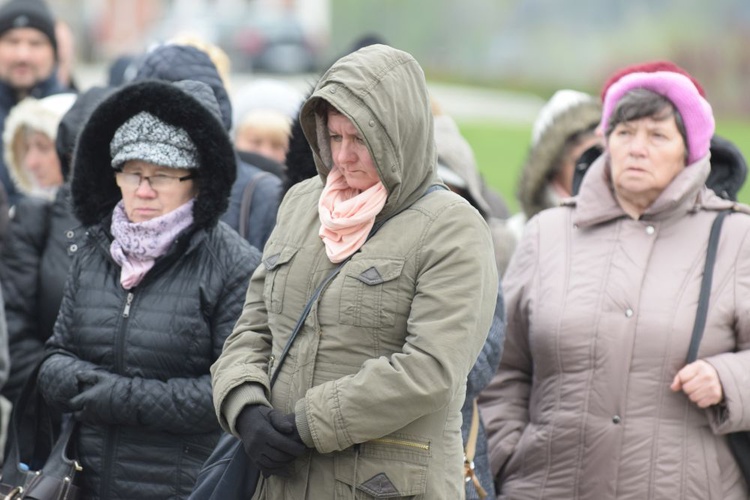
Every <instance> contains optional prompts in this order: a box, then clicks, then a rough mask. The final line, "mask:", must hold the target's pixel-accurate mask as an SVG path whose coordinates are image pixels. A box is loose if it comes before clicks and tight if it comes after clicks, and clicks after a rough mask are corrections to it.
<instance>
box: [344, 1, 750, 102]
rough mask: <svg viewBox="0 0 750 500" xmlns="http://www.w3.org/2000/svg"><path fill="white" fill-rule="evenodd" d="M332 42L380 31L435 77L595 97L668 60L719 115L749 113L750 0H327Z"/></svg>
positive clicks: (346, 44) (347, 42) (544, 94)
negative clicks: (605, 86) (620, 79)
mask: <svg viewBox="0 0 750 500" xmlns="http://www.w3.org/2000/svg"><path fill="white" fill-rule="evenodd" d="M330 10H331V16H332V20H331V45H330V46H331V47H332V48H333V50H340V51H342V52H340V53H335V54H332V55H331V57H332V58H335V57H337V56H339V55H341V53H343V52H344V51H346V48H347V47H350V46H351V44H352V43H353V42H354V40H356V39H357V38H358V37H360V36H362V35H364V34H370V33H377V34H378V35H380V36H382V37H383V38H384V39H385V40H386V41H388V43H390V44H391V45H393V46H396V47H399V48H403V49H404V50H407V51H409V52H411V53H412V54H414V56H415V57H416V58H417V59H418V60H419V61H420V63H421V64H422V66H423V67H424V68H425V71H426V72H427V73H428V75H429V76H430V77H431V78H441V79H447V80H454V81H463V82H467V83H476V84H478V85H491V86H504V87H512V88H524V89H528V90H531V91H533V92H536V93H538V94H540V95H541V96H542V97H548V96H549V95H551V94H552V92H553V91H554V90H555V89H557V88H561V87H571V88H577V89H581V90H586V91H589V92H592V93H595V94H598V92H599V88H600V86H601V84H602V82H603V81H604V80H605V79H606V78H607V77H608V75H609V74H611V73H612V72H613V71H614V70H616V69H617V68H619V67H622V66H624V65H627V64H631V63H635V62H643V61H646V60H654V59H670V60H672V61H674V62H676V63H677V64H679V65H681V66H683V67H685V68H686V69H687V70H688V71H690V72H691V73H692V74H693V75H694V76H695V77H696V78H697V79H698V80H699V81H700V82H701V83H702V84H703V85H704V87H705V88H706V90H707V92H708V97H709V100H710V101H711V103H712V104H713V105H714V108H715V110H716V112H717V113H720V114H722V115H725V116H737V117H747V116H750V99H747V98H746V97H745V94H746V86H747V85H748V82H749V81H750V50H748V49H747V48H748V47H750V0H714V1H712V2H706V1H705V0H607V1H601V0H565V1H560V0H439V1H435V0H380V1H365V2H363V1H358V0H331V9H330Z"/></svg>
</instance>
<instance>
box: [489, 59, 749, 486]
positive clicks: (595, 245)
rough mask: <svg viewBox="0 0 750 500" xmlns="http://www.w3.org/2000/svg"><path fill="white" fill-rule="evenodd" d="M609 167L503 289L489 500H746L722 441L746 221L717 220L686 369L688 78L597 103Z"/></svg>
mask: <svg viewBox="0 0 750 500" xmlns="http://www.w3.org/2000/svg"><path fill="white" fill-rule="evenodd" d="M601 130H602V131H603V133H604V140H605V152H604V154H603V155H602V156H601V157H600V158H599V159H598V160H596V162H595V163H594V164H593V165H592V167H591V169H590V171H589V172H588V173H587V174H586V177H585V178H584V180H583V183H582V185H581V189H580V192H579V195H578V196H577V197H576V198H572V199H570V200H569V201H568V202H567V203H565V204H564V206H562V207H559V208H554V209H550V210H545V211H543V212H541V213H540V214H539V215H538V216H536V217H534V218H533V219H532V220H531V221H530V222H529V223H528V225H527V228H526V231H525V233H524V236H523V238H522V240H521V242H520V243H519V247H518V248H517V250H516V252H515V254H514V256H513V258H512V260H511V262H510V265H509V268H508V271H507V273H506V274H505V276H504V280H503V293H504V295H505V298H506V309H507V320H508V327H507V337H506V342H505V348H504V353H503V357H502V359H501V362H500V367H499V370H498V372H497V374H496V376H495V378H494V379H493V381H492V382H491V383H490V385H489V386H488V388H487V389H486V390H485V392H484V393H483V395H482V398H481V403H480V404H481V408H482V412H483V417H484V418H485V423H486V425H487V432H488V436H489V445H490V460H491V463H492V467H493V473H494V474H495V476H496V482H497V486H498V492H499V496H498V498H500V499H511V498H512V499H515V500H518V499H521V500H523V499H531V498H533V499H537V500H538V499H560V498H578V499H597V500H600V499H615V498H616V499H626V498H627V499H639V500H640V499H646V498H648V499H661V498H680V499H683V500H684V499H695V500H699V499H700V500H705V499H724V500H726V499H746V498H748V485H747V484H746V482H745V479H744V478H743V475H742V473H741V471H740V469H739V467H738V465H737V463H736V461H735V459H734V457H733V454H732V452H731V451H730V448H729V445H728V442H727V439H726V436H725V435H726V434H727V433H730V432H737V431H745V430H749V429H750V405H748V404H747V403H746V402H747V401H750V385H749V384H747V383H745V382H743V381H744V380H747V378H748V376H750V368H748V367H750V350H748V351H746V350H745V349H748V347H750V315H748V312H747V311H748V310H749V309H750V308H749V307H748V306H749V305H750V304H748V299H747V297H748V296H750V243H748V241H750V217H745V216H744V214H735V215H733V216H730V217H727V218H726V221H725V223H724V230H723V232H722V233H721V237H720V238H721V239H720V240H719V246H718V253H717V258H716V264H715V269H714V278H713V286H712V288H711V290H710V304H711V307H710V310H709V311H708V314H707V319H706V327H705V332H704V334H703V340H702V342H701V343H700V344H699V349H698V352H697V358H696V359H697V361H694V362H690V363H688V362H686V359H687V353H688V346H689V345H690V342H691V335H692V330H693V324H694V322H695V319H696V309H697V303H698V297H699V289H700V287H701V282H702V278H703V264H704V262H705V260H706V250H707V246H708V235H709V231H710V228H711V225H712V223H713V221H714V219H715V218H716V215H717V213H718V212H719V211H722V210H725V209H730V208H731V209H734V211H736V212H744V213H750V207H747V206H745V205H741V204H738V203H735V202H732V201H729V200H725V199H722V198H720V197H718V196H717V195H716V194H714V192H713V191H711V190H710V189H708V188H706V187H705V181H706V178H707V177H708V174H709V170H710V164H709V160H710V153H709V144H710V140H711V137H712V135H713V133H714V118H713V113H712V110H711V106H710V105H709V104H708V102H707V101H706V100H705V98H704V97H703V96H702V95H701V93H700V92H699V91H698V89H697V87H696V86H695V84H694V83H693V82H692V81H691V80H690V79H689V78H688V77H686V76H684V75H681V74H678V73H675V72H665V71H657V72H650V73H646V72H635V73H631V74H628V75H625V76H623V77H622V78H620V79H619V80H618V81H616V82H615V83H614V84H612V85H611V87H610V88H609V89H608V90H607V93H606V96H605V99H604V105H603V113H602V121H601Z"/></svg>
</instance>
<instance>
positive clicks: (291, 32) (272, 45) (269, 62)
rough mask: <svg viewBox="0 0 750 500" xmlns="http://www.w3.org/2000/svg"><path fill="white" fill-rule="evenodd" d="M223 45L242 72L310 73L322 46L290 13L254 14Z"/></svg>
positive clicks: (316, 63)
mask: <svg viewBox="0 0 750 500" xmlns="http://www.w3.org/2000/svg"><path fill="white" fill-rule="evenodd" d="M233 31H234V32H233V33H232V35H231V39H230V40H226V39H224V40H223V41H222V42H220V45H222V46H223V47H224V49H225V50H226V51H227V53H228V54H229V57H230V58H231V59H232V64H233V65H234V66H235V68H236V69H237V70H239V71H242V70H245V71H257V72H268V73H284V74H291V73H306V72H315V71H316V70H317V69H318V64H319V58H320V48H319V47H317V45H316V44H315V43H314V41H313V39H312V37H311V36H310V35H309V34H308V33H307V32H306V30H305V29H304V27H303V26H302V23H300V21H299V19H297V18H296V17H295V16H293V15H290V14H273V13H268V14H263V15H254V16H250V17H248V18H246V19H245V21H244V22H243V23H242V24H241V25H240V26H238V27H237V28H236V29H235V30H233Z"/></svg>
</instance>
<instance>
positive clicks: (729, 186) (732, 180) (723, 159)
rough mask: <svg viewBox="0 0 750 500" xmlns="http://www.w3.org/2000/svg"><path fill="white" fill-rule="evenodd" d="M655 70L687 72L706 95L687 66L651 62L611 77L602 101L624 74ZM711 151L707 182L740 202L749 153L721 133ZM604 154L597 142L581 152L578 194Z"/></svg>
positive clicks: (575, 190) (576, 180)
mask: <svg viewBox="0 0 750 500" xmlns="http://www.w3.org/2000/svg"><path fill="white" fill-rule="evenodd" d="M654 71H671V72H674V73H679V74H681V75H685V76H687V77H688V78H690V80H691V81H692V82H693V84H694V85H695V87H696V88H697V89H698V92H699V93H700V94H701V96H703V97H704V98H705V97H706V92H705V90H704V89H703V86H702V85H701V84H700V83H699V82H698V81H697V80H696V79H695V78H694V77H693V75H691V74H690V73H688V72H687V71H686V70H685V69H684V68H682V67H680V66H678V65H677V64H675V63H673V62H671V61H650V62H645V63H638V64H633V65H630V66H625V67H623V68H620V69H619V70H617V71H616V72H615V73H613V74H612V75H611V76H610V77H609V78H607V81H606V82H604V85H603V86H602V90H601V99H602V102H603V101H604V96H605V94H606V93H607V90H608V89H609V87H611V86H612V84H614V83H615V82H617V81H618V80H619V79H620V78H622V77H623V76H625V75H627V74H630V73H635V72H645V73H652V72H654ZM709 151H710V152H711V173H709V174H708V179H706V185H707V186H708V187H709V188H711V189H712V190H713V191H714V192H715V193H716V194H717V195H719V196H721V197H722V198H724V199H727V200H732V201H737V193H739V191H740V189H742V186H743V185H744V184H745V179H746V178H747V161H746V159H745V156H744V155H743V154H742V152H741V151H740V150H739V148H738V147H737V146H736V145H735V144H734V143H733V142H731V141H730V140H728V139H726V138H724V137H721V136H720V135H717V134H714V136H713V137H711V146H710V149H709ZM601 153H602V148H601V147H600V146H599V145H597V146H594V147H592V148H590V149H589V150H587V151H585V152H584V153H583V154H582V155H581V158H579V160H578V163H577V168H576V171H575V174H574V179H573V186H574V187H573V193H574V194H577V193H578V189H579V187H580V185H581V182H582V181H583V178H584V176H585V175H586V172H587V170H588V168H589V167H590V166H591V164H593V163H594V161H595V160H596V159H597V158H598V157H599V155H601Z"/></svg>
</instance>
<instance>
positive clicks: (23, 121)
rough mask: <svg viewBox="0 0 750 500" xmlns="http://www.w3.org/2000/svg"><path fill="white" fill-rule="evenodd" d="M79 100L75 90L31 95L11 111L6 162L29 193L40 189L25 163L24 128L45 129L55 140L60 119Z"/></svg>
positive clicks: (20, 186) (5, 135) (19, 185)
mask: <svg viewBox="0 0 750 500" xmlns="http://www.w3.org/2000/svg"><path fill="white" fill-rule="evenodd" d="M75 100H76V94H72V93H66V94H55V95H51V96H49V97H44V98H42V99H36V98H34V97H27V98H26V99H24V100H22V101H21V102H19V103H18V104H16V105H15V106H14V107H13V109H11V111H10V114H8V118H7V119H6V120H5V129H4V130H3V146H4V150H3V153H4V157H5V158H4V159H5V165H6V166H7V167H8V172H9V173H10V176H11V178H12V179H13V182H14V183H15V185H16V187H17V188H18V190H19V191H20V192H22V193H24V194H25V195H36V194H37V193H38V192H39V189H40V188H38V187H37V186H36V184H35V182H34V179H33V178H32V176H31V175H30V174H29V173H28V172H27V171H26V170H25V169H24V168H23V165H22V157H23V155H24V141H23V133H24V131H25V130H34V131H37V132H41V133H42V134H44V135H46V136H47V137H48V138H49V139H51V140H52V142H53V143H54V142H55V139H56V138H57V128H58V125H59V123H60V120H61V119H62V117H63V115H64V114H65V113H66V112H67V111H68V109H70V107H71V105H72V104H73V103H74V102H75ZM63 173H64V172H63ZM50 194H51V196H52V197H54V191H50Z"/></svg>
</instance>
